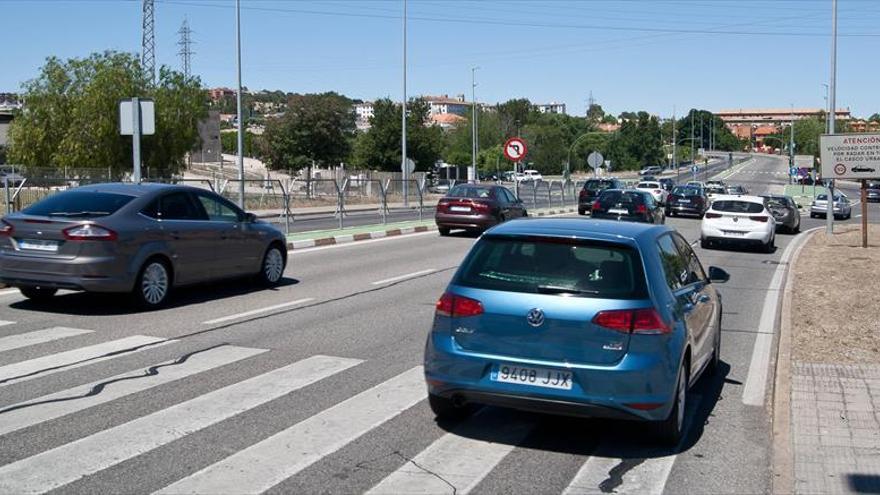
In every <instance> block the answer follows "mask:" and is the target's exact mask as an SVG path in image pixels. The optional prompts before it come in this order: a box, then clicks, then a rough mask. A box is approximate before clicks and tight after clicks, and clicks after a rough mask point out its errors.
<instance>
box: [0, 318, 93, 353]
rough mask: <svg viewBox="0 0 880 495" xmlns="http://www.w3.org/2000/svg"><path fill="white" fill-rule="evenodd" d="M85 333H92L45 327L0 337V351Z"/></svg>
mask: <svg viewBox="0 0 880 495" xmlns="http://www.w3.org/2000/svg"><path fill="white" fill-rule="evenodd" d="M9 323H12V322H3V321H0V326H3V325H4V324H9ZM87 333H92V331H91V330H82V329H79V328H67V327H53V328H47V329H45V330H37V331H35V332H28V333H23V334H19V335H10V336H9V337H3V338H0V352H5V351H10V350H12V349H20V348H22V347H28V346H32V345H37V344H43V343H46V342H52V341H53V340H58V339H64V338H67V337H74V336H76V335H84V334H87Z"/></svg>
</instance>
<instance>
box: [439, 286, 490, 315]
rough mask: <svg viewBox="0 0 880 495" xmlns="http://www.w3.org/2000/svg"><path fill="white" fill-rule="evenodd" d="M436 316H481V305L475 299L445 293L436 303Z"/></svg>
mask: <svg viewBox="0 0 880 495" xmlns="http://www.w3.org/2000/svg"><path fill="white" fill-rule="evenodd" d="M436 310H437V314H438V315H442V316H452V317H464V316H477V315H481V314H483V303H481V302H480V301H477V300H476V299H471V298H469V297H464V296H459V295H457V294H453V293H451V292H445V293H444V294H443V295H442V296H441V297H440V300H439V301H437V306H436Z"/></svg>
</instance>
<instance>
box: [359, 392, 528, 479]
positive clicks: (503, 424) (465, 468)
mask: <svg viewBox="0 0 880 495" xmlns="http://www.w3.org/2000/svg"><path fill="white" fill-rule="evenodd" d="M533 426H534V425H533V423H532V422H530V421H524V420H521V419H515V420H513V421H511V420H510V419H509V414H508V415H507V416H502V413H501V412H499V411H497V410H494V411H487V410H485V409H484V410H483V411H482V413H481V414H478V415H477V416H475V417H474V418H472V419H471V420H469V421H467V422H466V423H464V424H462V425H461V426H460V427H458V428H456V429H455V430H454V431H453V432H452V433H447V434H445V435H443V436H442V437H440V439H438V440H437V441H435V442H434V443H432V444H431V445H429V446H428V448H426V449H425V450H423V451H422V452H421V453H419V454H418V455H417V456H416V457H415V458H413V459H412V461H408V462H406V463H405V464H404V465H403V466H401V467H400V468H399V469H398V470H396V471H394V472H393V473H391V474H390V475H389V476H388V477H386V478H385V479H383V480H382V481H381V482H379V484H378V485H376V486H374V487H373V488H372V489H370V490H369V491H368V492H367V493H368V494H371V495H378V494H389V495H393V494H397V493H407V494H426V495H427V494H432V493H448V492H451V487H450V485H452V486H454V487H455V493H460V494H465V493H468V492H470V491H471V490H472V489H473V488H474V487H476V486H477V485H478V484H479V483H480V481H482V480H483V478H485V477H486V475H488V474H489V473H490V472H491V471H492V470H493V469H495V467H496V466H497V465H498V464H499V463H500V462H501V461H502V460H504V458H505V457H506V456H507V454H509V453H510V452H511V451H513V449H515V448H516V446H517V445H518V444H520V443H521V442H522V441H523V440H524V439H525V437H526V435H528V434H529V432H531V430H532V428H533ZM486 431H492V441H487V440H478V439H479V438H480V437H481V436H483V434H484V432H486Z"/></svg>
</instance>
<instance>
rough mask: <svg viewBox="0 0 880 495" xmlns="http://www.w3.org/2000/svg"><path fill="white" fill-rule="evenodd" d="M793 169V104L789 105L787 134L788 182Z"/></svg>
mask: <svg viewBox="0 0 880 495" xmlns="http://www.w3.org/2000/svg"><path fill="white" fill-rule="evenodd" d="M793 167H794V103H792V104H791V126H790V127H789V133H788V180H789V182H790V181H791V180H792V178H794V175H793V174H792V173H791V169H792V168H793Z"/></svg>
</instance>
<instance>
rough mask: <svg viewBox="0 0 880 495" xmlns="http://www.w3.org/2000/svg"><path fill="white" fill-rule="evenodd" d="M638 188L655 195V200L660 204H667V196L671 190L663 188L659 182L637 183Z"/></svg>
mask: <svg viewBox="0 0 880 495" xmlns="http://www.w3.org/2000/svg"><path fill="white" fill-rule="evenodd" d="M636 190H638V191H642V192H646V193H649V194H650V195H651V196H653V197H654V201H656V202H658V203H660V204H666V196H668V195H669V192H668V191H667V190H666V189H663V185H662V184H660V183H659V182H653V181H647V182H639V183H638V184H636Z"/></svg>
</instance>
